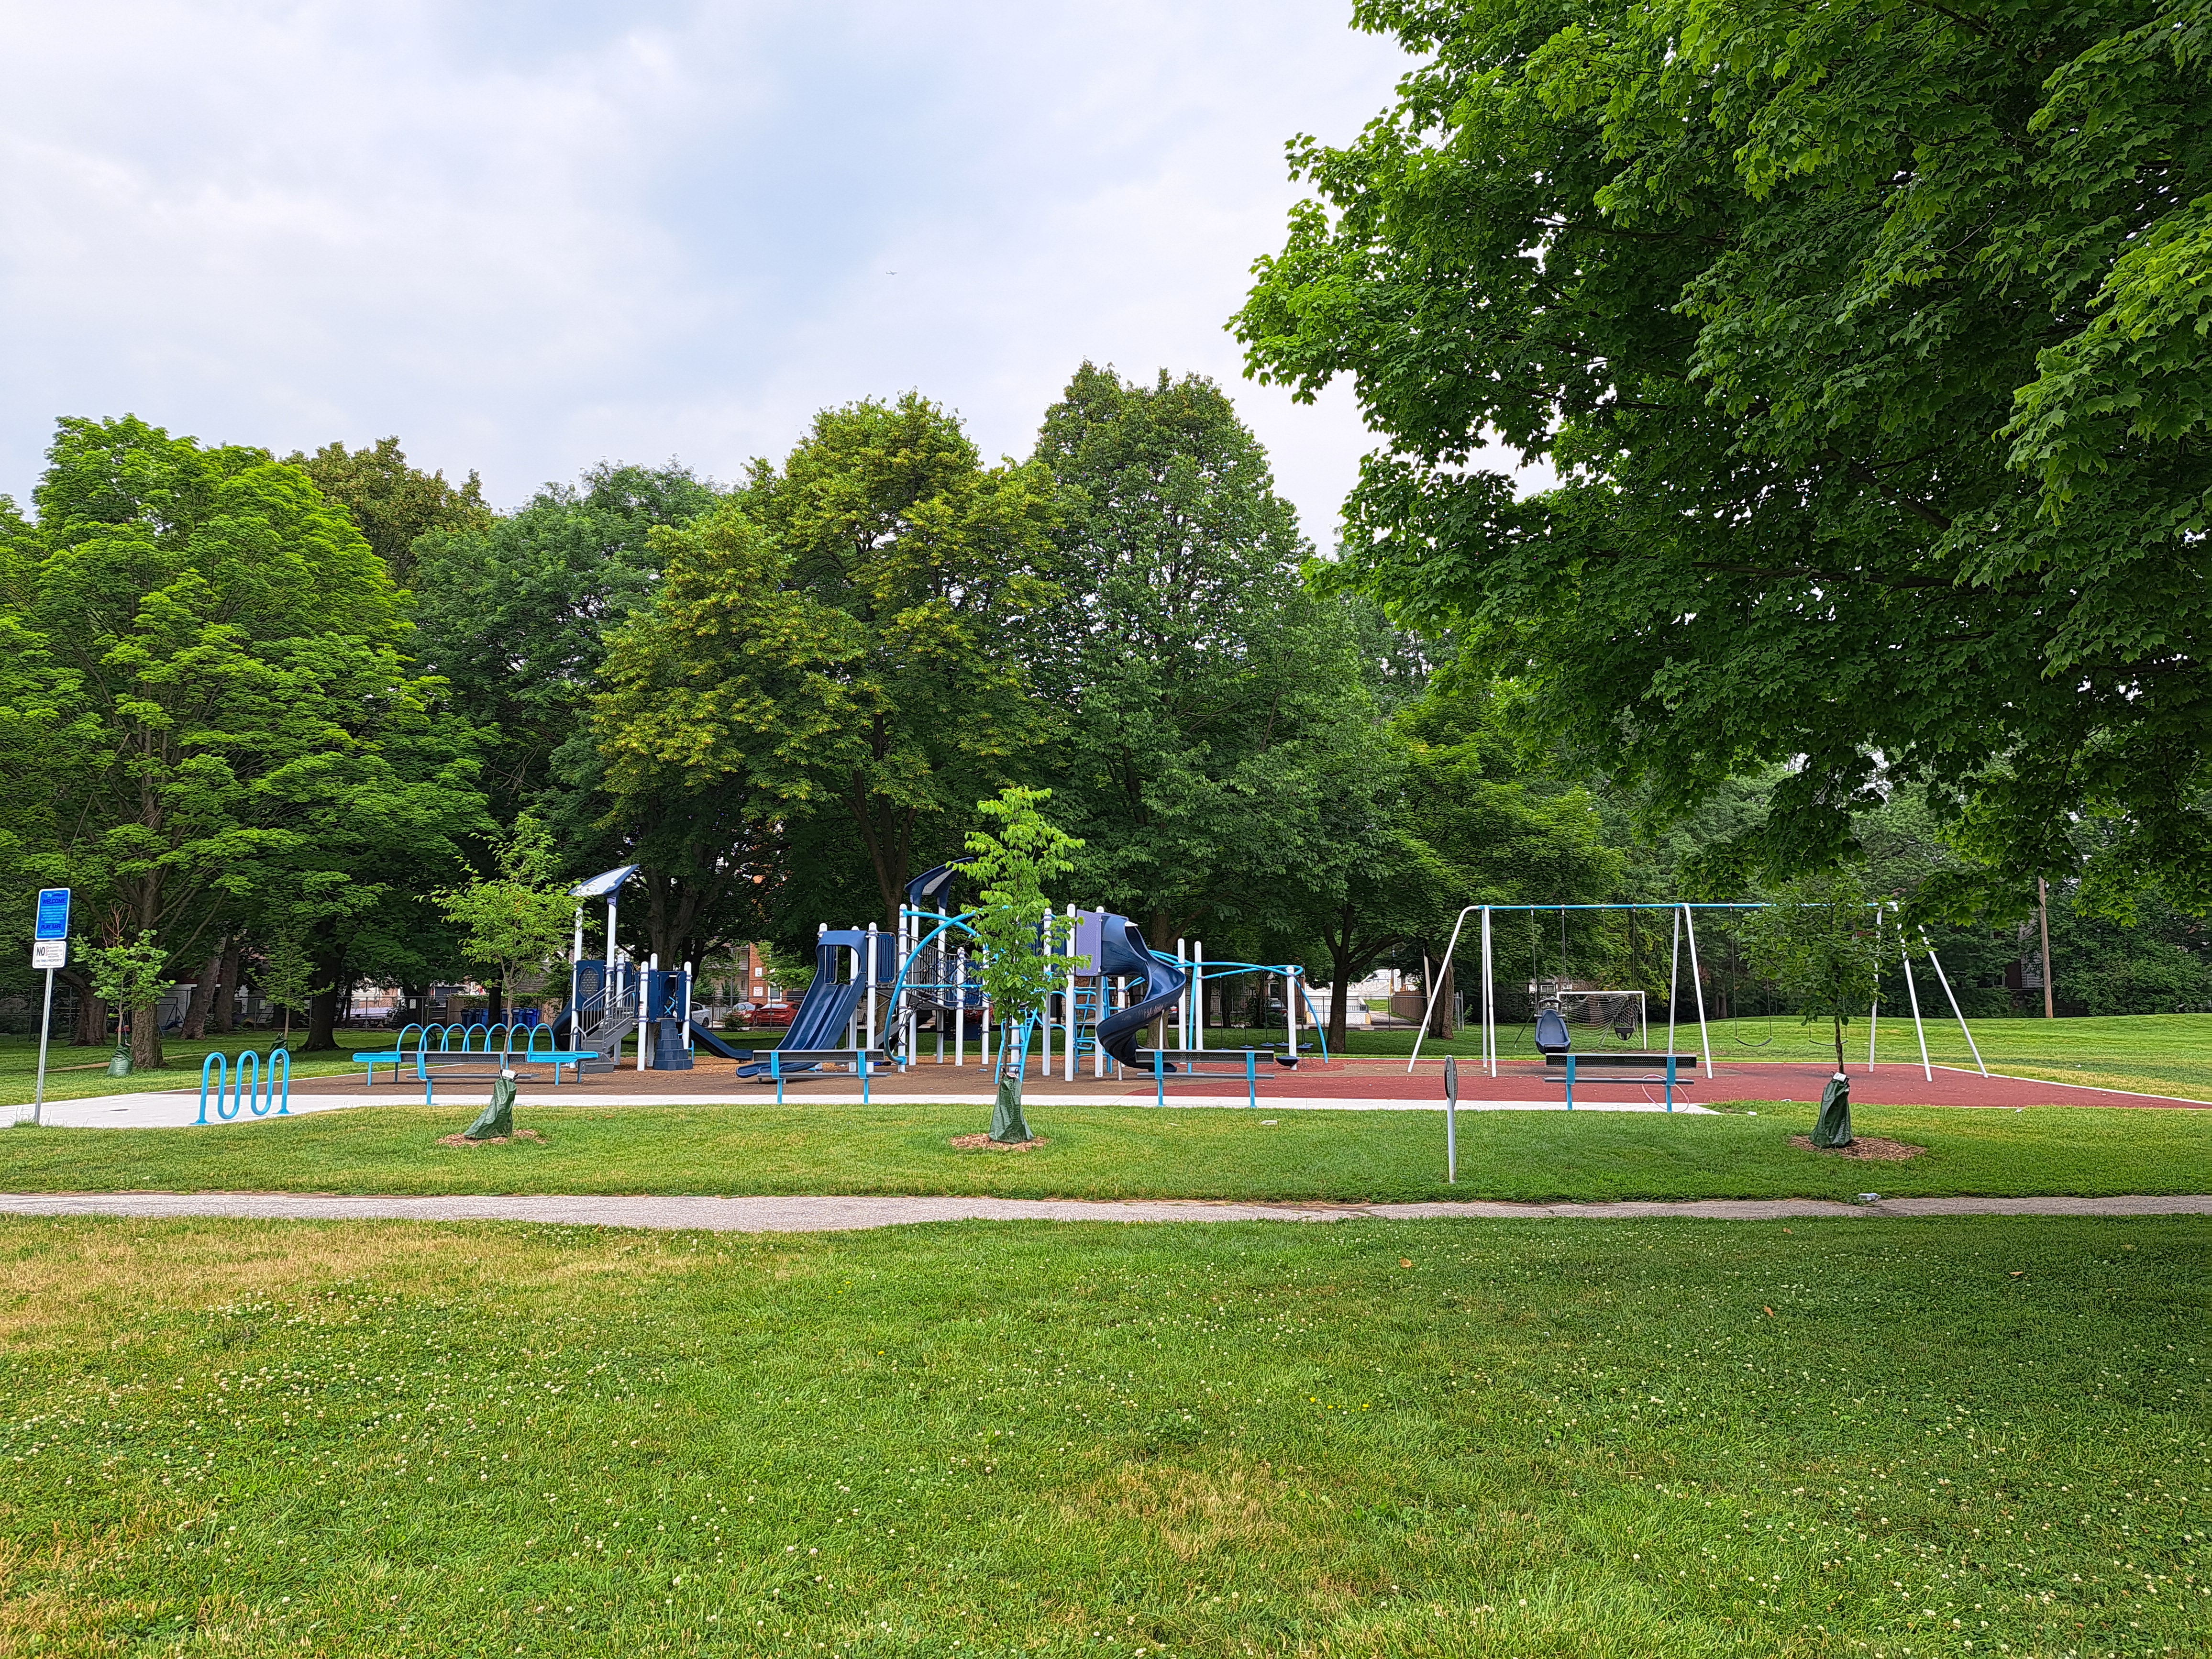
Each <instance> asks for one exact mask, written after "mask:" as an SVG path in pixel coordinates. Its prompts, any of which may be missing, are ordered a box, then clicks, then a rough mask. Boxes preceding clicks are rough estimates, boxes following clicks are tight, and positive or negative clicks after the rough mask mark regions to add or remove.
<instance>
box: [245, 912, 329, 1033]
mask: <svg viewBox="0 0 2212 1659" xmlns="http://www.w3.org/2000/svg"><path fill="white" fill-rule="evenodd" d="M314 977H315V958H314V957H313V955H312V954H311V953H310V952H309V951H308V950H307V945H306V943H305V942H304V941H303V940H301V938H300V936H299V935H298V934H297V933H293V932H291V931H290V930H289V929H287V930H286V931H285V932H283V933H279V934H277V935H276V943H275V944H274V945H270V947H269V954H268V956H267V957H265V958H264V960H263V962H262V964H261V994H262V995H263V996H264V997H267V998H268V999H269V1000H270V1001H271V1002H273V1003H274V1004H276V1006H278V1007H279V1008H282V1009H283V1011H284V1036H283V1043H284V1046H285V1047H286V1048H290V1047H291V1046H292V1016H293V1015H294V1014H297V1013H304V1012H306V1011H307V1005H308V1004H309V1003H311V1002H313V1000H315V999H316V998H317V997H319V996H320V995H321V994H323V993H324V992H325V991H327V990H329V989H330V988H331V987H329V986H327V985H317V984H315V983H314Z"/></svg>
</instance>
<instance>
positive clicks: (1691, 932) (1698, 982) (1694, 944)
mask: <svg viewBox="0 0 2212 1659" xmlns="http://www.w3.org/2000/svg"><path fill="white" fill-rule="evenodd" d="M1682 931H1683V933H1686V935H1687V936H1688V938H1689V940H1690V985H1691V987H1692V989H1694V990H1695V991H1696V992H1697V994H1698V1041H1699V1043H1700V1044H1702V1045H1703V1046H1704V1048H1705V1075H1706V1076H1707V1077H1708V1078H1710V1077H1711V1076H1712V1074H1713V1034H1712V1032H1711V1030H1708V1029H1707V1028H1706V1025H1705V976H1704V975H1701V974H1700V973H1699V972H1698V919H1697V917H1695V916H1693V915H1691V914H1690V907H1689V906H1688V905H1687V904H1685V905H1683V907H1682Z"/></svg>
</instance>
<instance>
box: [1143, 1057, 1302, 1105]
mask: <svg viewBox="0 0 2212 1659" xmlns="http://www.w3.org/2000/svg"><path fill="white" fill-rule="evenodd" d="M1262 1054H1265V1055H1267V1058H1268V1059H1269V1060H1271V1061H1273V1060H1275V1059H1276V1055H1275V1053H1274V1051H1273V1049H1271V1048H1139V1049H1138V1050H1137V1059H1138V1060H1139V1062H1140V1063H1144V1062H1149V1063H1150V1065H1151V1066H1152V1103H1153V1104H1154V1105H1155V1106H1164V1105H1166V1104H1167V1103H1168V1093H1167V1091H1168V1085H1169V1084H1170V1083H1171V1082H1173V1083H1181V1082H1184V1081H1186V1080H1188V1079H1214V1078H1225V1077H1241V1078H1243V1079H1244V1103H1245V1104H1246V1105H1248V1106H1257V1105H1258V1104H1259V1103H1260V1056H1261V1055H1262ZM1215 1060H1218V1061H1220V1062H1222V1063H1223V1064H1224V1065H1225V1066H1231V1067H1232V1068H1233V1069H1230V1070H1225V1071H1204V1070H1201V1069H1200V1068H1201V1067H1202V1066H1206V1064H1207V1062H1209V1061H1215ZM1170 1066H1174V1067H1175V1068H1176V1069H1175V1070H1174V1071H1172V1072H1170V1070H1169V1069H1168V1068H1169V1067H1170Z"/></svg>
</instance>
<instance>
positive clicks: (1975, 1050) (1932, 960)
mask: <svg viewBox="0 0 2212 1659" xmlns="http://www.w3.org/2000/svg"><path fill="white" fill-rule="evenodd" d="M1920 942H1921V943H1922V944H1923V945H1927V946H1928V963H1929V966H1930V967H1932V968H1934V969H1935V970H1936V983H1937V984H1939V985H1941V986H1942V987H1943V995H1944V997H1945V998H1946V999H1947V1000H1948V1001H1949V1002H1950V1004H1951V1018H1954V1019H1955V1020H1957V1021H1958V1022H1959V1029H1960V1030H1961V1031H1963V1032H1965V1033H1966V1052H1967V1053H1969V1054H1972V1055H1973V1057H1974V1064H1975V1065H1976V1066H1979V1067H1980V1068H1981V1073H1982V1075H1983V1076H1984V1077H1987V1076H1988V1075H1989V1074H1990V1068H1989V1067H1988V1066H1985V1065H1984V1064H1983V1062H1982V1051H1981V1048H1980V1047H1979V1045H1978V1044H1977V1043H1976V1042H1975V1041H1974V1032H1973V1028H1972V1026H1970V1025H1968V1024H1966V1015H1965V1014H1964V1013H1963V1012H1960V1007H1959V999H1958V998H1957V996H1955V995H1954V994H1953V993H1952V990H1951V976H1950V975H1948V974H1947V973H1945V972H1944V971H1943V963H1942V958H1940V957H1937V956H1936V947H1935V945H1933V944H1931V943H1930V942H1929V938H1928V930H1927V929H1926V928H1925V927H1923V928H1922V929H1921V930H1920Z"/></svg>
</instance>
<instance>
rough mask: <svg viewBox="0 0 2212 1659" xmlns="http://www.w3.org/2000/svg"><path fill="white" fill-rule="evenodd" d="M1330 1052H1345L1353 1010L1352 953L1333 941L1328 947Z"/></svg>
mask: <svg viewBox="0 0 2212 1659" xmlns="http://www.w3.org/2000/svg"><path fill="white" fill-rule="evenodd" d="M1328 974H1329V979H1330V981H1332V982H1331V984H1330V986H1329V987H1328V1051H1329V1053H1331V1054H1342V1053H1343V1052H1344V1033H1345V1028H1346V1025H1347V1024H1349V1023H1350V1020H1349V1015H1350V1013H1351V1009H1352V952H1351V951H1350V950H1348V949H1347V948H1346V947H1344V946H1342V945H1338V944H1337V943H1336V942H1335V941H1334V940H1331V941H1330V942H1329V946H1328Z"/></svg>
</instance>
